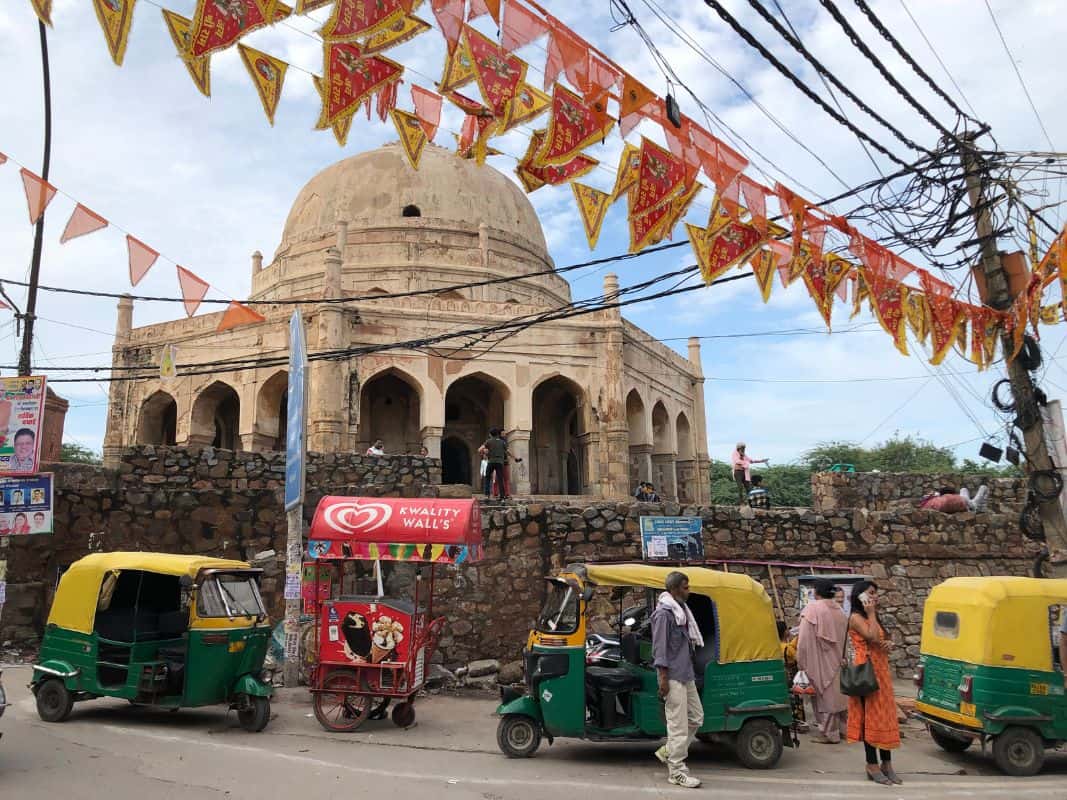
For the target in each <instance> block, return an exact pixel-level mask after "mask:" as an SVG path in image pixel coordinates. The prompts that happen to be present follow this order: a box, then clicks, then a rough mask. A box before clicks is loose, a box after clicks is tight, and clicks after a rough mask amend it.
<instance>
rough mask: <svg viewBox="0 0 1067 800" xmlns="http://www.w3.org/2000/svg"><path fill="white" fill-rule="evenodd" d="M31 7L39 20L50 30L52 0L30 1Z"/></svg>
mask: <svg viewBox="0 0 1067 800" xmlns="http://www.w3.org/2000/svg"><path fill="white" fill-rule="evenodd" d="M30 5H32V6H33V10H34V11H36V12H37V18H38V19H40V20H41V22H43V23H44V24H45V25H47V26H48V27H49V28H51V27H52V0H30Z"/></svg>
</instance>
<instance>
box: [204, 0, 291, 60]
mask: <svg viewBox="0 0 1067 800" xmlns="http://www.w3.org/2000/svg"><path fill="white" fill-rule="evenodd" d="M279 8H281V9H282V12H281V13H279ZM286 11H287V12H289V13H291V12H292V9H290V8H288V7H287V6H281V4H279V3H278V2H277V0H225V1H224V2H219V0H197V3H196V12H195V13H194V14H193V23H192V31H191V34H190V38H189V47H188V49H187V51H186V54H187V55H188V56H190V57H192V58H201V57H203V56H208V55H211V54H212V53H214V52H217V51H219V50H225V49H226V48H227V47H229V46H230V45H232V44H233V43H234V42H236V41H237V40H238V39H239V38H241V37H242V36H247V35H248V34H250V33H251V32H252V31H254V30H258V29H259V28H263V27H265V26H267V25H273V24H274V23H275V22H277V21H278V20H279V19H284V18H285V17H286V16H288V14H287V13H285V12H286Z"/></svg>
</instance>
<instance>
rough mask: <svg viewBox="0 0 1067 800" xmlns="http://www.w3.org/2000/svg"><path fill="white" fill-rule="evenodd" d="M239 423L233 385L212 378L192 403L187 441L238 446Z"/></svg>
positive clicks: (223, 448)
mask: <svg viewBox="0 0 1067 800" xmlns="http://www.w3.org/2000/svg"><path fill="white" fill-rule="evenodd" d="M240 423H241V399H240V398H239V397H238V396H237V392H236V391H235V390H234V388H233V387H232V386H230V385H228V384H226V383H223V382H222V381H215V382H214V383H213V384H211V385H210V386H208V387H207V388H206V389H204V391H202V392H201V393H200V394H199V395H198V396H197V398H196V401H195V402H194V403H193V414H192V420H191V424H190V429H189V441H190V442H191V443H193V444H207V445H211V446H212V447H218V448H220V449H222V450H237V449H239V448H240V446H241V438H240V436H239V433H238V428H239V426H240Z"/></svg>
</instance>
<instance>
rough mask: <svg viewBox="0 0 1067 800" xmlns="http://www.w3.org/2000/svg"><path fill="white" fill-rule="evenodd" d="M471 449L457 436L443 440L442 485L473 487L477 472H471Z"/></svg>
mask: <svg viewBox="0 0 1067 800" xmlns="http://www.w3.org/2000/svg"><path fill="white" fill-rule="evenodd" d="M471 464H472V458H471V449H470V447H468V446H467V443H466V442H464V441H463V440H462V439H460V438H458V437H456V436H449V437H448V438H447V439H442V440H441V483H449V484H451V483H457V484H458V483H462V484H467V485H472V481H473V480H474V476H475V475H477V474H478V473H477V472H472V470H471Z"/></svg>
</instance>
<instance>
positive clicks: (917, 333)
mask: <svg viewBox="0 0 1067 800" xmlns="http://www.w3.org/2000/svg"><path fill="white" fill-rule="evenodd" d="M927 313H928V312H927V308H926V295H924V294H922V293H921V292H909V293H908V296H907V297H906V298H905V299H904V318H905V319H906V320H907V321H908V327H909V328H910V329H911V332H912V335H913V336H914V337H915V340H916V341H917V342H919V343H920V344H925V343H926V338H927V337H928V336H929V335H930V328H929V325H928V323H927Z"/></svg>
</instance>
